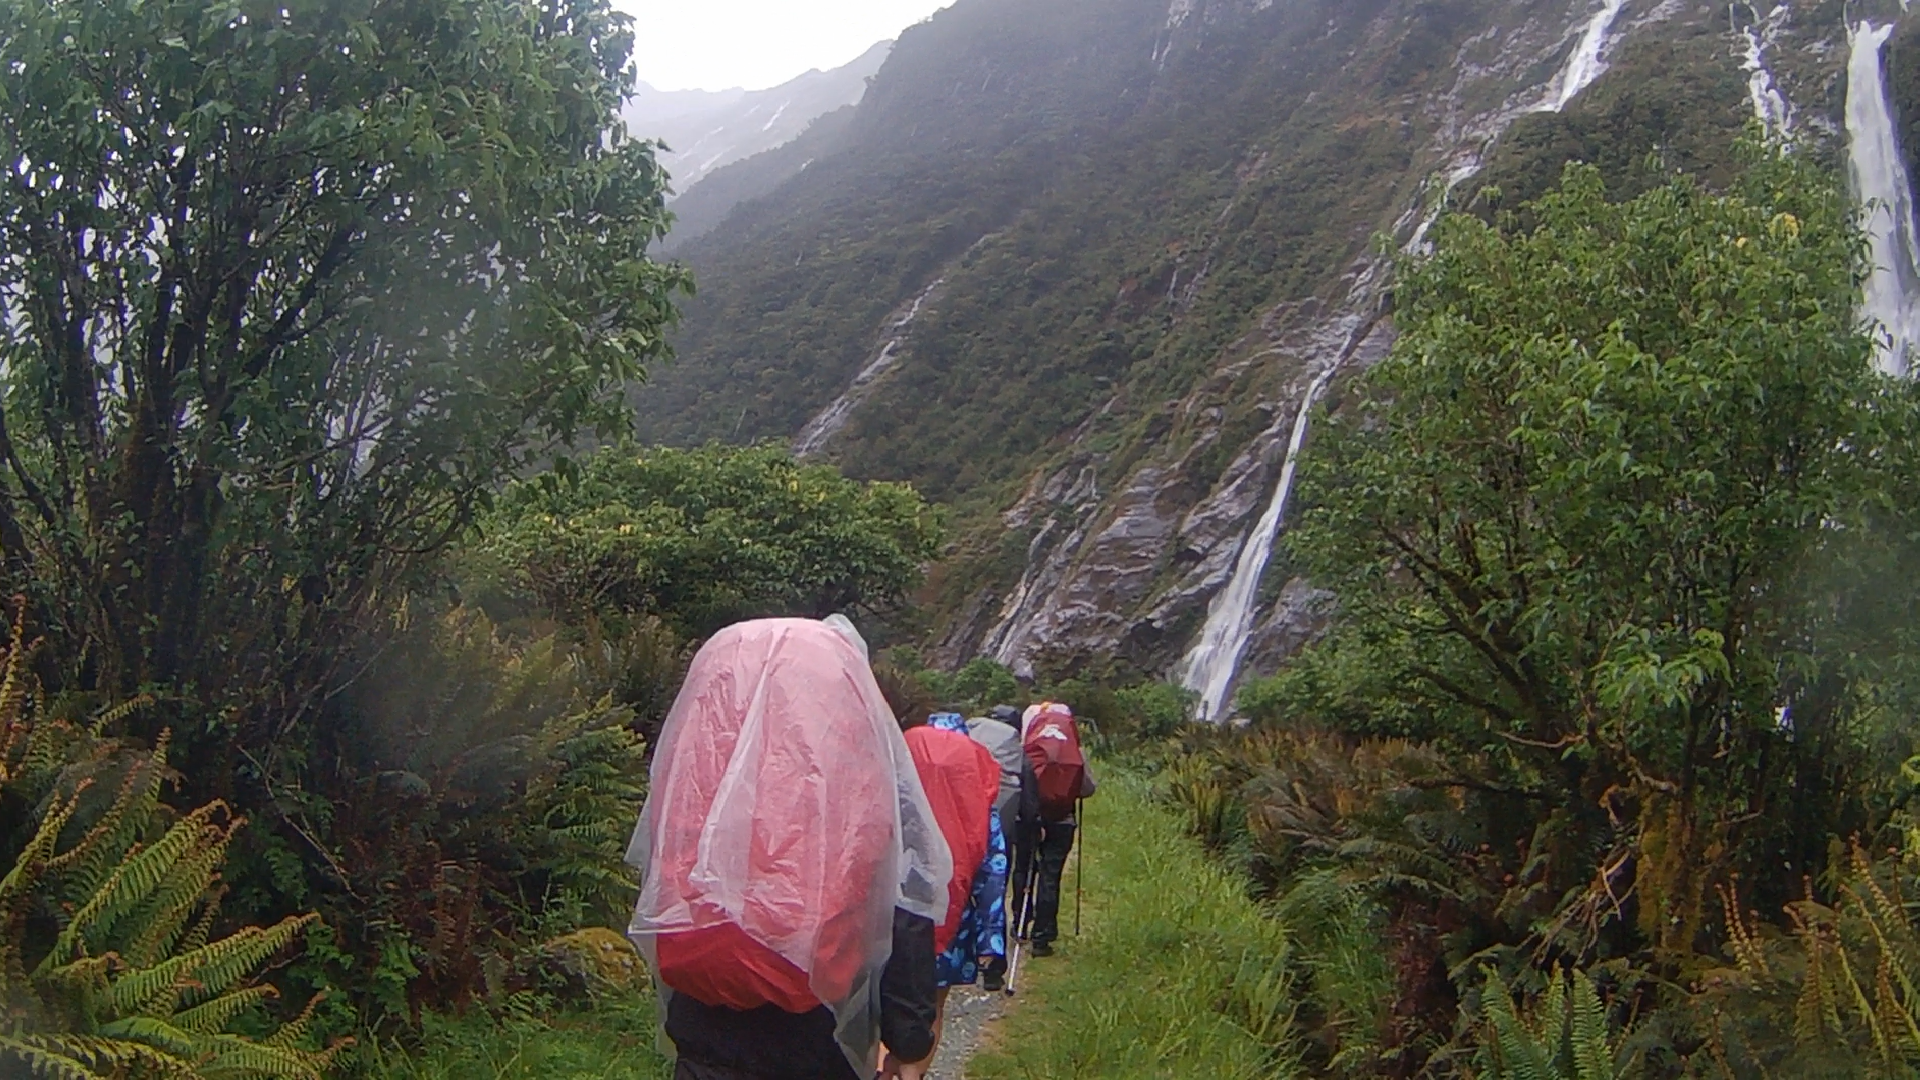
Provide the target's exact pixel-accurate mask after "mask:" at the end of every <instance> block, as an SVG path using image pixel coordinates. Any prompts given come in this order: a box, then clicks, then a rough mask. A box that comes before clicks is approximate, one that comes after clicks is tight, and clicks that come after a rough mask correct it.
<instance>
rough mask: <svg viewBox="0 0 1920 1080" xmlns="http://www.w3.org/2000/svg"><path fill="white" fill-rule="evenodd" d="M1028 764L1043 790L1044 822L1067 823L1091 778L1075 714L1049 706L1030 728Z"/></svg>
mask: <svg viewBox="0 0 1920 1080" xmlns="http://www.w3.org/2000/svg"><path fill="white" fill-rule="evenodd" d="M1023 745H1024V746H1025V749H1026V752H1027V761H1028V763H1029V764H1031V765H1032V766H1033V775H1034V778H1035V780H1037V781H1038V782H1039V787H1040V820H1042V821H1065V820H1066V819H1068V818H1070V817H1072V816H1073V810H1074V805H1075V804H1076V803H1077V802H1079V800H1080V792H1081V791H1082V790H1083V789H1084V785H1085V783H1086V778H1087V758H1086V755H1085V754H1083V753H1081V751H1080V729H1079V728H1077V727H1075V726H1074V722H1073V711H1072V710H1071V709H1068V708H1067V707H1066V706H1065V705H1061V704H1058V703H1056V702H1048V703H1046V704H1045V705H1042V706H1041V707H1040V711H1039V713H1037V714H1036V715H1035V716H1034V718H1033V722H1032V723H1030V724H1028V725H1027V734H1026V738H1025V740H1024V741H1023Z"/></svg>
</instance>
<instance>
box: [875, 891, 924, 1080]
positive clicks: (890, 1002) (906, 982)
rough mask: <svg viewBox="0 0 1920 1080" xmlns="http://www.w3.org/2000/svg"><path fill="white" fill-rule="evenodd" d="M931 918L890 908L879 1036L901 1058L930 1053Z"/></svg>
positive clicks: (917, 1059) (917, 1056)
mask: <svg viewBox="0 0 1920 1080" xmlns="http://www.w3.org/2000/svg"><path fill="white" fill-rule="evenodd" d="M933 1003H934V986H933V920H931V919H923V918H921V917H920V916H918V915H914V914H911V913H909V912H905V911H901V910H900V909H899V908H895V909H894V911H893V955H892V956H891V957H889V958H888V959H887V966H886V967H885V968H884V969H883V970H882V971H881V972H880V1038H881V1040H882V1041H883V1042H885V1043H886V1044H887V1049H888V1050H891V1051H893V1054H894V1056H895V1057H898V1058H899V1059H900V1060H901V1061H922V1060H925V1059H926V1057H927V1055H929V1054H931V1053H933V1019H934V1009H933Z"/></svg>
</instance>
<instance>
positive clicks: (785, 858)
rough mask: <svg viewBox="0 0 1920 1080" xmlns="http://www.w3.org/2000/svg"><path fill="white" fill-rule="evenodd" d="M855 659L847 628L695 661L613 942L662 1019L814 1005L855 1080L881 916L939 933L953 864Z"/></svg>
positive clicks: (881, 949)
mask: <svg viewBox="0 0 1920 1080" xmlns="http://www.w3.org/2000/svg"><path fill="white" fill-rule="evenodd" d="M857 642H858V635H857V634H854V633H852V628H851V626H850V625H847V626H838V627H836V626H830V625H829V624H827V623H824V622H820V621H816V620H813V619H763V620H756V621H753V622H745V623H738V624H736V625H734V626H730V627H727V628H726V629H724V630H722V631H720V632H719V633H717V634H715V635H714V636H713V637H712V638H711V639H709V640H708V641H707V643H706V645H705V646H704V647H702V648H701V650H700V652H699V653H698V654H697V655H696V656H695V657H694V659H693V665H692V667H691V669H690V670H689V671H688V673H687V679H686V682H685V684H684V685H682V687H681V689H680V695H679V697H678V698H676V699H675V701H674V704H673V709H672V711H670V712H669V713H668V715H667V720H666V723H665V725H664V726H663V727H662V728H661V731H660V740H659V745H658V747H657V748H656V749H655V751H654V757H653V768H652V773H651V786H650V787H649V789H648V794H647V803H646V806H645V808H644V809H643V810H642V811H641V814H640V823H639V825H638V827H636V828H635V830H634V834H633V841H632V843H631V844H630V845H629V846H628V849H627V861H628V862H630V863H632V864H633V865H634V866H636V867H638V868H640V871H641V874H642V878H641V888H640V899H639V902H638V903H637V904H636V905H635V908H634V913H633V922H632V924H631V926H630V927H629V928H628V936H630V937H631V938H633V940H634V942H635V944H637V945H638V946H639V947H640V949H641V951H642V952H643V953H644V954H645V955H646V957H647V962H648V964H649V966H650V967H651V969H652V970H653V972H654V975H655V978H656V980H657V981H658V982H659V984H660V986H659V989H660V1000H661V1005H662V1009H663V1010H664V1008H665V1004H666V1001H667V1000H668V995H669V994H671V993H673V992H674V991H675V989H676V988H675V986H674V985H673V984H674V983H675V982H678V983H680V984H681V986H680V989H688V988H690V987H695V986H697V987H700V988H702V991H703V992H695V993H693V996H694V997H696V998H699V999H700V1000H702V1001H706V1002H707V1003H708V1004H721V1005H729V1006H730V1007H748V1006H749V1005H751V1004H756V1003H758V1002H759V1001H765V1002H767V1003H772V1004H778V1005H780V1006H781V1007H782V1008H786V1009H788V1010H790V1011H804V1010H805V1009H807V1008H811V1007H813V1006H814V1003H815V1002H818V1003H821V1004H825V1005H826V1006H827V1007H828V1008H829V1009H831V1010H832V1011H833V1015H834V1019H835V1028H836V1038H837V1039H838V1041H839V1043H840V1046H841V1049H842V1050H844V1051H845V1052H846V1054H847V1059H848V1061H849V1062H851V1063H852V1064H853V1066H854V1069H855V1072H856V1073H859V1074H861V1075H866V1074H867V1072H868V1071H870V1070H871V1069H872V1067H873V1050H874V1045H875V1042H876V1040H877V1038H878V1030H879V1016H878V1012H877V1002H878V989H879V976H880V971H881V968H882V967H884V966H885V964H886V962H887V958H888V956H889V955H890V954H891V953H892V947H893V910H894V908H895V907H899V908H901V909H904V910H906V911H909V912H912V913H913V914H915V915H919V916H922V917H924V918H927V919H930V920H932V921H934V922H935V923H938V922H939V921H940V918H941V916H942V915H944V914H945V909H946V904H947V885H948V881H949V879H950V878H951V877H952V874H953V865H952V857H951V855H950V854H949V853H948V850H947V845H946V842H945V840H944V839H943V838H942V836H941V833H940V829H939V826H938V825H937V824H936V822H935V819H934V816H933V811H932V809H931V808H930V807H929V805H928V803H927V797H926V793H925V792H924V791H923V790H922V789H921V786H920V780H919V777H918V775H917V773H916V772H915V769H914V765H913V760H912V758H911V756H910V755H909V754H908V752H907V744H906V741H905V739H904V738H903V737H902V736H901V733H900V729H899V727H898V725H897V724H896V723H895V721H894V718H893V714H892V712H891V710H890V709H889V708H888V707H887V704H886V700H885V699H884V698H883V697H882V696H881V693H880V688H879V687H878V686H877V685H876V684H875V683H874V680H873V672H872V670H871V669H870V668H869V667H868V666H867V661H866V658H865V656H864V650H863V649H861V648H860V647H859V645H858V644H857ZM663 963H664V966H663ZM783 980H791V981H792V982H793V983H795V984H797V985H787V983H786V982H784V981H783ZM689 992H691V991H689ZM714 998H720V999H721V1000H713V999H714Z"/></svg>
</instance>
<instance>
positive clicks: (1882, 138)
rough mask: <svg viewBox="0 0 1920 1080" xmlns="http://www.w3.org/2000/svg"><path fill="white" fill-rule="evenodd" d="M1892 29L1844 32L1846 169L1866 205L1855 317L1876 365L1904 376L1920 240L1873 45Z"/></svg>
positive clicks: (1914, 325)
mask: <svg viewBox="0 0 1920 1080" xmlns="http://www.w3.org/2000/svg"><path fill="white" fill-rule="evenodd" d="M1892 33H1893V27H1892V26H1891V25H1887V26H1875V25H1874V24H1873V23H1870V22H1861V23H1860V24H1859V25H1857V26H1853V27H1850V28H1849V29H1848V31H1847V39H1848V44H1849V46H1850V48H1851V53H1850V55H1849V57H1848V61H1847V107H1846V120H1847V171H1848V175H1849V177H1850V178H1851V180H1852V182H1853V191H1854V195H1855V196H1856V197H1858V198H1859V199H1860V201H1861V202H1862V203H1863V204H1865V205H1866V206H1867V207H1868V214H1867V222H1866V224H1867V236H1868V239H1869V240H1870V241H1871V246H1872V258H1873V272H1872V274H1871V275H1870V276H1869V277H1868V278H1867V282H1866V288H1865V295H1864V298H1863V303H1862V305H1861V307H1862V311H1861V314H1862V315H1863V316H1864V317H1865V318H1866V319H1869V320H1871V321H1873V322H1875V323H1878V324H1879V326H1880V333H1882V334H1884V335H1885V339H1884V340H1883V341H1882V343H1881V346H1880V350H1879V365H1880V369H1881V370H1882V371H1885V372H1886V373H1887V374H1889V375H1906V374H1908V373H1909V368H1910V366H1911V363H1912V361H1913V359H1914V352H1915V351H1916V350H1920V237H1917V236H1916V233H1915V227H1914V218H1913V183H1912V181H1911V179H1910V177H1909V176H1908V174H1907V165H1906V159H1905V158H1903V157H1902V156H1901V154H1900V141H1899V138H1898V137H1897V135H1896V134H1895V128H1894V119H1893V107H1892V105H1891V103H1890V102H1889V100H1888V97H1887V85H1886V68H1885V64H1884V62H1883V60H1882V56H1881V50H1882V48H1883V47H1884V46H1885V45H1886V42H1887V38H1888V37H1889V36H1890V35H1891V34H1892Z"/></svg>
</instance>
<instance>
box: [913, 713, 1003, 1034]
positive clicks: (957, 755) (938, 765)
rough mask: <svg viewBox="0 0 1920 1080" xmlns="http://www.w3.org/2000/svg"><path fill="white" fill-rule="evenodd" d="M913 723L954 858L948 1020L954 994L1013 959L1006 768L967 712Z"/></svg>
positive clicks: (939, 942) (942, 930) (923, 776)
mask: <svg viewBox="0 0 1920 1080" xmlns="http://www.w3.org/2000/svg"><path fill="white" fill-rule="evenodd" d="M907 725H908V728H907V733H906V739H907V749H908V751H909V752H910V753H911V754H912V755H913V764H914V766H915V768H916V769H918V770H919V773H920V783H921V786H922V787H923V788H925V789H926V792H927V800H928V802H929V803H931V804H932V806H933V815H934V818H935V820H937V821H938V822H939V823H940V831H941V832H942V833H943V834H945V836H946V839H947V847H948V849H949V850H951V851H952V852H953V868H954V873H953V878H952V880H951V882H950V883H949V885H948V887H947V908H946V913H945V917H944V918H943V919H942V920H941V922H940V924H939V929H938V930H937V931H936V933H935V936H934V948H935V949H936V950H937V952H938V959H937V960H936V961H935V964H934V984H935V985H936V986H937V987H938V988H939V997H938V1006H937V1008H936V1010H935V1011H936V1014H938V1015H942V1016H943V1015H944V1013H945V1010H946V1001H947V991H948V990H949V989H951V988H952V987H955V986H970V985H972V984H973V983H975V982H976V981H977V980H978V979H979V975H980V967H981V963H982V962H983V961H984V962H987V963H989V964H993V963H995V962H1004V960H1005V958H1006V954H1007V912H1006V894H1007V841H1006V836H1005V834H1004V832H1003V831H1002V828H1001V824H1000V814H999V811H998V810H997V809H995V806H994V803H995V801H996V800H997V799H998V797H999V794H1000V764H999V762H998V761H996V760H995V759H994V756H993V753H992V752H991V751H989V750H988V749H987V748H986V747H984V746H982V745H980V743H978V742H976V741H975V740H974V739H973V738H972V737H971V736H970V735H969V734H968V731H967V723H966V721H965V720H964V719H962V718H961V716H960V714H959V713H950V712H940V713H934V714H933V715H932V716H930V717H928V718H927V720H926V721H925V722H924V723H917V722H915V721H914V720H912V719H909V720H908V721H907ZM939 1026H940V1025H939V1023H938V1022H936V1027H935V1032H936V1033H935V1037H934V1043H935V1045H936V1046H937V1045H938V1044H939V1035H938V1031H939Z"/></svg>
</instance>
